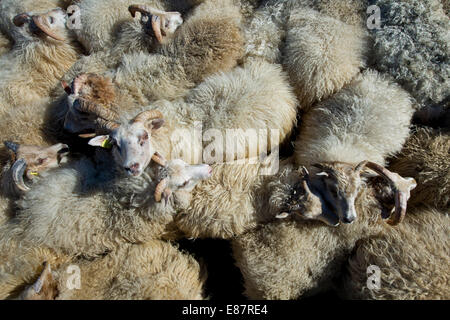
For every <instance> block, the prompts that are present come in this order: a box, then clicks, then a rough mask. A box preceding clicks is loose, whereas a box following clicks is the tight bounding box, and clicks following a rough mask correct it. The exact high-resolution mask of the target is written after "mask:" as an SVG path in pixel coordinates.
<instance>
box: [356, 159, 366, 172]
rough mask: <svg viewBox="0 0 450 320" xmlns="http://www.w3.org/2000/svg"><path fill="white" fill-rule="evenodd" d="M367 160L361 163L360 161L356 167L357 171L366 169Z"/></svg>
mask: <svg viewBox="0 0 450 320" xmlns="http://www.w3.org/2000/svg"><path fill="white" fill-rule="evenodd" d="M367 162H368V161H367V160H364V161H361V162H360V163H358V164H357V165H356V167H355V169H354V170H355V172H361V170H363V169H364V167H365V166H366V165H367Z"/></svg>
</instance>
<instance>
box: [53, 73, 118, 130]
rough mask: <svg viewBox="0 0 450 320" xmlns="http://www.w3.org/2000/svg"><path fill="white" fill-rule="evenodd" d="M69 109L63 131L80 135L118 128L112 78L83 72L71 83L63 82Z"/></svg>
mask: <svg viewBox="0 0 450 320" xmlns="http://www.w3.org/2000/svg"><path fill="white" fill-rule="evenodd" d="M62 86H63V88H64V90H65V91H66V93H67V95H68V98H67V101H68V105H69V108H68V110H67V113H66V116H65V118H64V130H66V131H68V132H70V133H74V134H79V135H80V136H81V137H89V138H92V137H95V136H96V133H97V132H99V131H100V132H102V133H108V132H109V131H111V130H113V129H115V128H116V127H117V123H115V121H116V120H117V118H118V114H117V112H116V111H115V106H114V100H115V97H116V95H115V88H114V85H113V83H112V81H111V79H109V78H107V77H102V76H99V75H96V74H86V73H83V74H80V75H78V76H77V77H76V78H75V79H74V80H73V81H72V84H71V85H70V86H69V85H68V84H67V83H66V82H64V81H63V82H62Z"/></svg>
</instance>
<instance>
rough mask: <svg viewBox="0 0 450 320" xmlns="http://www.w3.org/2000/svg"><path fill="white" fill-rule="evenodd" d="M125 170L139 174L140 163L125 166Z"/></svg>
mask: <svg viewBox="0 0 450 320" xmlns="http://www.w3.org/2000/svg"><path fill="white" fill-rule="evenodd" d="M125 170H126V171H127V172H128V173H130V174H132V175H137V174H138V173H139V163H134V164H132V165H131V166H129V167H125Z"/></svg>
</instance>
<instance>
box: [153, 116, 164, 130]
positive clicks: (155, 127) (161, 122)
mask: <svg viewBox="0 0 450 320" xmlns="http://www.w3.org/2000/svg"><path fill="white" fill-rule="evenodd" d="M163 125H164V119H155V120H153V121H152V131H155V130H158V129H159V128H161V127H162V126H163Z"/></svg>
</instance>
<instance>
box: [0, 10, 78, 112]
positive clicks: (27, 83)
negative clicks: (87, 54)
mask: <svg viewBox="0 0 450 320" xmlns="http://www.w3.org/2000/svg"><path fill="white" fill-rule="evenodd" d="M48 21H53V22H54V23H53V24H51V25H48ZM65 22H66V14H65V12H64V11H63V10H61V9H54V10H51V11H49V12H47V13H44V14H40V15H30V14H28V13H24V14H19V15H17V16H16V17H15V18H14V23H15V24H16V25H17V26H18V29H19V33H20V36H17V37H16V38H15V39H14V40H15V44H14V47H13V49H12V50H11V51H10V52H8V53H6V54H4V55H3V56H2V57H1V58H0V66H1V68H2V73H1V74H0V104H1V107H0V112H1V113H4V112H5V110H6V109H7V108H11V107H13V106H21V105H26V104H32V103H36V101H39V100H41V101H43V100H45V99H46V98H47V97H48V96H49V95H50V93H51V91H52V90H53V88H54V87H55V86H57V84H58V81H59V78H60V77H61V76H62V75H63V74H64V73H65V72H66V71H67V70H68V69H69V68H70V66H71V65H72V64H73V63H74V62H75V61H76V60H77V58H78V54H79V52H78V50H77V46H76V45H75V44H74V43H73V42H72V41H71V36H70V33H69V31H68V30H67V29H66V27H65Z"/></svg>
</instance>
